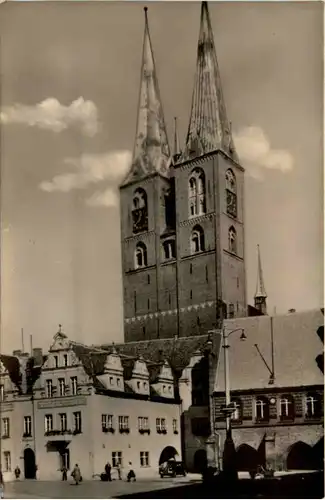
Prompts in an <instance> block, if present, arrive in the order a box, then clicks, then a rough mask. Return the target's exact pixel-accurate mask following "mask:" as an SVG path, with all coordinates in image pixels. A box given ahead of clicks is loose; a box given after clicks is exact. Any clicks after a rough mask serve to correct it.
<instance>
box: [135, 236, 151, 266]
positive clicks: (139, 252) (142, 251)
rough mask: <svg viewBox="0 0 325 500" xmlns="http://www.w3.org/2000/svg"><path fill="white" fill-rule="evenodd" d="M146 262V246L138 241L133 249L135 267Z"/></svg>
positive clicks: (144, 264) (146, 263)
mask: <svg viewBox="0 0 325 500" xmlns="http://www.w3.org/2000/svg"><path fill="white" fill-rule="evenodd" d="M147 265H148V262H147V247H146V245H145V244H144V243H142V242H139V243H138V244H137V246H136V249H135V267H136V268H137V269H138V268H139V267H146V266H147Z"/></svg>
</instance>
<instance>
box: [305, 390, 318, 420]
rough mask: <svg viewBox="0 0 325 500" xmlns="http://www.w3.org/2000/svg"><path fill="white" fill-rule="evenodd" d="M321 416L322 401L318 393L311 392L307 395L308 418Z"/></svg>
mask: <svg viewBox="0 0 325 500" xmlns="http://www.w3.org/2000/svg"><path fill="white" fill-rule="evenodd" d="M320 416H321V401H320V397H319V395H318V394H315V393H313V394H312V393H310V394H308V395H307V397H306V418H317V417H320Z"/></svg>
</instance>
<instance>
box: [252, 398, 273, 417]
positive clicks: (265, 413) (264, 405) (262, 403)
mask: <svg viewBox="0 0 325 500" xmlns="http://www.w3.org/2000/svg"><path fill="white" fill-rule="evenodd" d="M255 416H256V420H257V421H258V422H267V421H268V420H269V418H270V408H269V401H268V399H267V398H265V397H263V396H260V397H258V398H257V399H256V401H255Z"/></svg>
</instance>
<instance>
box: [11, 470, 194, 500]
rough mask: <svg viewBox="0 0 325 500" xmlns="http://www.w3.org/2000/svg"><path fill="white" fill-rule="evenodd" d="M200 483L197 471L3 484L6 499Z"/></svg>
mask: <svg viewBox="0 0 325 500" xmlns="http://www.w3.org/2000/svg"><path fill="white" fill-rule="evenodd" d="M198 482H201V476H200V475H199V474H188V475H187V476H186V477H176V478H167V477H165V478H163V479H161V478H160V477H157V478H144V479H137V481H136V482H132V483H128V482H127V481H118V480H115V481H112V482H111V483H109V482H103V481H100V480H93V481H83V482H82V483H81V484H79V485H78V486H76V485H75V484H73V483H71V481H67V482H63V481H38V480H20V481H13V482H8V483H6V485H5V495H4V496H5V499H7V498H8V499H9V498H17V499H20V498H25V499H31V498H36V499H37V498H107V499H108V498H117V497H119V496H128V495H133V494H139V493H140V494H141V493H142V492H148V491H152V492H153V491H155V490H157V491H158V490H159V491H162V490H165V489H168V488H175V487H181V486H185V485H190V484H195V483H198Z"/></svg>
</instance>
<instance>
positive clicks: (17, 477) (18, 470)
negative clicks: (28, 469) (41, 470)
mask: <svg viewBox="0 0 325 500" xmlns="http://www.w3.org/2000/svg"><path fill="white" fill-rule="evenodd" d="M20 474H21V471H20V469H19V467H18V465H17V467H16V468H15V478H16V480H17V481H18V479H19V478H20Z"/></svg>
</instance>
